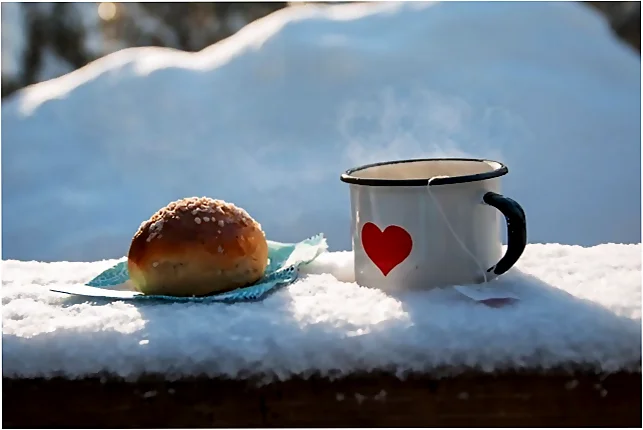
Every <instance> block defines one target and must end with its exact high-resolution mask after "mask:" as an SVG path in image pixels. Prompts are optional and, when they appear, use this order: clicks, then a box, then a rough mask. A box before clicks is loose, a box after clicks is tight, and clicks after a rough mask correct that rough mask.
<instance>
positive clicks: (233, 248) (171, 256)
mask: <svg viewBox="0 0 643 430" xmlns="http://www.w3.org/2000/svg"><path fill="white" fill-rule="evenodd" d="M127 263H128V269H129V273H130V278H131V280H132V281H133V283H134V285H135V287H136V289H137V290H138V291H140V292H142V293H144V294H163V295H169V296H204V295H208V294H212V293H218V292H224V291H230V290H233V289H235V288H239V287H243V286H247V285H250V284H252V283H254V282H256V281H258V280H259V279H261V278H262V277H263V275H264V272H265V270H266V266H267V264H268V244H267V243H266V236H265V234H264V232H263V231H262V230H261V225H259V224H258V223H257V222H256V221H255V220H254V219H252V217H250V215H248V213H247V212H246V211H245V210H243V209H241V208H239V207H236V206H235V205H233V204H231V203H226V202H224V201H222V200H213V199H210V198H207V197H202V198H197V197H192V198H186V199H182V200H178V201H175V202H172V203H170V204H168V205H167V206H166V207H164V208H162V209H160V210H159V211H158V212H156V213H155V214H154V215H153V216H152V217H151V218H150V219H149V220H147V221H145V222H144V223H143V224H141V226H140V228H139V229H138V231H137V232H136V234H135V235H134V238H133V239H132V243H131V245H130V249H129V253H128V262H127Z"/></svg>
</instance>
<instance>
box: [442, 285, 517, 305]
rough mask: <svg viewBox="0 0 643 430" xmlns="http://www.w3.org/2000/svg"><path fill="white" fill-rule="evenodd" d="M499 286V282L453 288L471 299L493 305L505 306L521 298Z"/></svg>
mask: <svg viewBox="0 0 643 430" xmlns="http://www.w3.org/2000/svg"><path fill="white" fill-rule="evenodd" d="M498 287H499V285H498V284H495V285H493V286H490V285H488V284H479V285H456V286H454V287H453V289H454V290H456V291H457V292H459V293H460V294H462V295H464V296H466V297H468V298H470V299H471V300H474V301H476V302H478V303H483V304H485V305H487V306H492V307H500V306H505V305H508V304H511V303H513V302H516V301H518V300H520V297H518V296H517V295H516V294H514V293H513V292H511V291H502V289H501V288H498Z"/></svg>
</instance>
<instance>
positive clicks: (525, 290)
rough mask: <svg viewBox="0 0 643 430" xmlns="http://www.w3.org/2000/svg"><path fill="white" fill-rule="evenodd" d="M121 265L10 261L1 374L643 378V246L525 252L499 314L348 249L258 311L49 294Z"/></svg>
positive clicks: (505, 283) (504, 283) (250, 306)
mask: <svg viewBox="0 0 643 430" xmlns="http://www.w3.org/2000/svg"><path fill="white" fill-rule="evenodd" d="M112 263H113V261H102V262H95V263H36V262H18V261H5V262H3V263H2V271H3V287H2V293H3V298H2V326H3V336H2V369H3V377H23V378H26V377H36V376H43V377H51V376H54V375H62V376H66V377H68V378H76V377H84V376H87V375H92V374H95V373H98V372H109V373H112V374H115V375H119V376H122V377H124V378H127V379H132V380H133V379H135V378H136V377H138V376H140V375H141V374H143V373H148V372H152V373H156V372H158V373H161V374H164V375H165V376H166V377H167V378H168V379H173V378H179V377H181V376H188V375H200V374H205V375H208V376H211V377H214V376H229V377H232V378H235V377H242V376H249V375H263V376H265V377H267V378H268V379H272V378H277V379H287V378H289V377H291V376H292V375H309V374H311V373H313V372H319V373H321V374H322V375H326V376H333V375H335V376H339V375H344V374H349V373H351V372H355V371H368V370H372V369H378V370H389V371H392V372H397V374H398V375H400V376H403V375H404V374H406V373H407V372H409V371H435V370H436V369H444V368H448V369H449V371H450V372H452V373H457V372H458V371H464V370H467V369H471V368H474V369H478V370H481V371H487V372H490V371H494V370H506V369H523V368H529V369H550V368H557V367H574V366H578V367H584V368H589V369H592V370H596V371H599V372H611V371H616V370H632V369H637V370H640V363H641V246H640V245H609V244H608V245H599V246H596V247H591V248H583V247H579V246H566V245H529V246H528V247H527V249H526V251H525V255H524V257H523V258H522V259H521V260H520V262H519V264H518V266H517V269H512V271H510V272H509V273H508V274H506V275H504V276H502V277H501V278H499V279H498V280H496V281H494V283H493V285H496V286H497V288H503V289H509V290H513V291H514V292H515V294H517V295H518V296H519V297H520V299H521V301H519V302H516V303H514V304H512V305H510V306H505V307H502V308H490V307H487V306H485V305H482V304H478V303H475V302H473V301H471V300H470V299H468V298H466V297H464V296H461V295H459V293H457V292H456V291H455V290H453V289H441V290H433V291H425V292H414V293H409V294H403V295H399V296H390V295H386V294H384V293H383V292H381V291H379V290H375V289H369V288H363V287H359V286H358V285H357V284H355V283H353V282H352V278H353V274H352V272H353V267H352V254H351V253H350V252H335V253H327V254H322V255H321V256H320V257H319V258H318V260H315V262H313V263H312V265H311V266H309V268H308V269H307V275H306V276H304V277H302V278H301V279H300V280H299V281H297V282H296V283H294V284H292V285H291V286H289V287H287V288H285V289H283V290H280V291H278V292H276V293H275V294H273V295H271V296H269V297H268V298H267V299H265V300H264V301H262V302H258V303H247V304H236V305H224V304H195V303H191V304H186V303H181V304H178V303H176V304H167V303H159V302H156V303H150V302H143V303H142V302H128V303H125V302H108V301H98V302H94V303H91V302H87V301H85V300H84V299H82V298H79V297H73V296H67V295H63V294H59V293H53V292H50V291H49V288H50V287H52V286H54V285H59V284H78V283H84V282H86V281H88V280H89V279H91V277H92V276H93V275H95V274H96V273H98V272H100V271H101V270H103V269H105V268H107V267H108V266H109V265H110V264H112Z"/></svg>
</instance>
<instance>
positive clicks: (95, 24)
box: [2, 1, 641, 98]
mask: <svg viewBox="0 0 643 430" xmlns="http://www.w3.org/2000/svg"><path fill="white" fill-rule="evenodd" d="M584 4H585V5H587V7H592V8H595V9H596V10H598V11H600V12H601V13H603V14H604V15H605V17H606V18H607V20H608V21H609V23H610V25H611V27H612V29H613V30H614V32H615V33H616V34H617V35H618V36H619V37H620V38H621V39H622V40H623V41H624V42H625V43H628V44H629V45H630V46H632V48H633V49H635V50H637V52H639V54H640V49H641V3H640V2H620V1H616V2H607V1H605V2H584ZM296 6H297V4H296V3H290V2H265V3H262V2H245V3H244V2H218V3H187V2H186V3H111V2H103V3H2V97H3V98H4V97H7V96H8V95H11V94H12V93H13V92H15V91H17V90H19V89H20V88H23V87H25V86H27V85H31V84H34V83H37V82H41V81H45V80H48V79H52V78H55V77H58V76H61V75H63V74H65V73H68V72H70V71H72V70H75V69H77V68H80V67H82V66H84V65H85V64H87V63H89V62H91V61H93V60H95V59H97V58H100V57H102V56H104V55H107V54H110V53H112V52H115V51H118V50H120V49H123V48H130V47H136V46H163V47H168V48H174V49H180V50H184V51H199V50H201V49H203V48H205V47H207V46H209V45H211V44H213V43H216V42H218V41H220V40H222V39H225V38H226V37H229V36H231V35H232V34H234V33H236V32H237V31H239V30H240V29H241V28H243V27H244V26H245V25H247V24H248V23H250V22H252V21H254V20H256V19H259V18H261V17H263V16H266V15H268V14H270V13H272V12H274V11H276V10H278V9H282V8H285V7H296Z"/></svg>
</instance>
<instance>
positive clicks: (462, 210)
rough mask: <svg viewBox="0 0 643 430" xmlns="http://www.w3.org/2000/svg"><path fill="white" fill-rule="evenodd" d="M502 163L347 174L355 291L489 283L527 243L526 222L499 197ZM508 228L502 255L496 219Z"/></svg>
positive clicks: (441, 163)
mask: <svg viewBox="0 0 643 430" xmlns="http://www.w3.org/2000/svg"><path fill="white" fill-rule="evenodd" d="M507 173H508V169H507V167H506V166H505V165H503V164H502V163H499V162H497V161H490V160H477V159H461V158H446V159H422V160H402V161H392V162H386V163H378V164H370V165H366V166H361V167H356V168H354V169H350V170H348V171H347V172H346V173H344V174H343V175H342V176H341V180H342V181H343V182H346V183H348V184H350V197H351V211H352V221H351V232H352V236H353V251H354V254H355V257H354V258H355V279H356V281H357V283H358V284H360V285H363V286H368V287H373V288H379V289H382V290H384V291H388V292H395V291H401V290H410V289H427V288H434V287H442V286H449V285H466V284H477V283H481V282H487V281H490V280H492V279H494V278H496V277H497V276H499V275H501V274H503V273H505V272H506V271H507V270H509V269H510V268H511V267H512V266H513V265H514V264H515V263H516V262H517V261H518V259H519V258H520V256H521V255H522V252H523V251H524V249H525V246H526V244H527V228H526V218H525V213H524V211H523V209H522V208H521V207H520V205H519V204H518V203H517V202H515V201H514V200H512V199H510V198H508V197H505V196H502V195H501V194H499V192H500V177H501V176H503V175H505V174H507ZM500 214H502V215H504V218H505V220H506V224H507V239H508V246H507V251H506V253H505V254H504V256H503V255H502V243H501V240H500V217H499V215H500Z"/></svg>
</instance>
